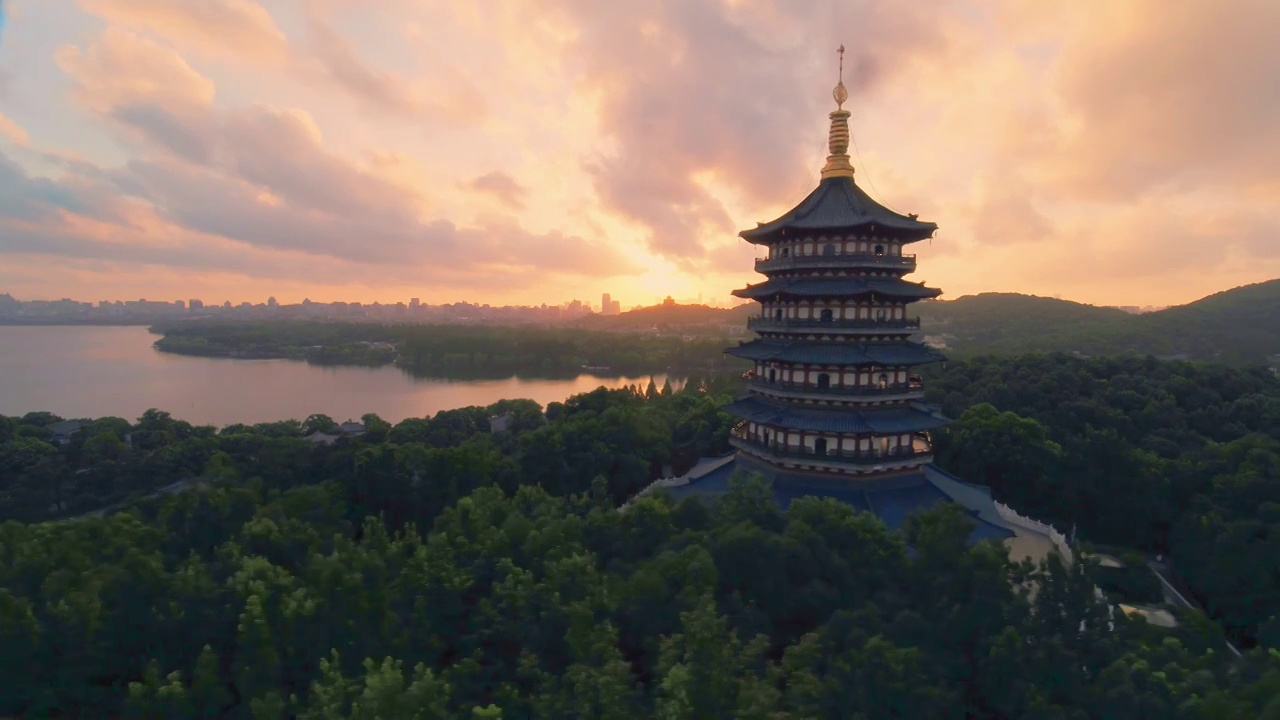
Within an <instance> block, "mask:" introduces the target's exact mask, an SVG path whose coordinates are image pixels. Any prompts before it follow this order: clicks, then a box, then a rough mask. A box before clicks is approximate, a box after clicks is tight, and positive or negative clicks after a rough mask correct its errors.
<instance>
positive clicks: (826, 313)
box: [819, 308, 832, 323]
mask: <svg viewBox="0 0 1280 720" xmlns="http://www.w3.org/2000/svg"><path fill="white" fill-rule="evenodd" d="M819 319H820V320H821V322H824V323H829V322H831V320H832V314H831V308H824V309H823V310H822V315H821V316H820V317H819Z"/></svg>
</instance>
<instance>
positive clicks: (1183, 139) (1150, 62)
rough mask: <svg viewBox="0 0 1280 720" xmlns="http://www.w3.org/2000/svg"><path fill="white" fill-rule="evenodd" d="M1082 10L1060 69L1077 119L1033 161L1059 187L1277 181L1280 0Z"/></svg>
mask: <svg viewBox="0 0 1280 720" xmlns="http://www.w3.org/2000/svg"><path fill="white" fill-rule="evenodd" d="M1075 15H1076V17H1075V18H1074V20H1073V22H1071V23H1070V24H1069V25H1067V32H1065V33H1064V35H1065V39H1064V41H1063V44H1062V48H1061V51H1060V52H1059V53H1058V54H1057V55H1056V57H1055V59H1054V61H1053V65H1052V68H1051V71H1050V73H1049V76H1048V79H1049V82H1050V85H1049V89H1050V91H1051V92H1053V93H1054V94H1055V95H1056V99H1057V100H1058V101H1059V102H1060V103H1061V110H1062V112H1063V113H1064V114H1065V115H1066V116H1067V117H1069V118H1070V120H1071V121H1070V123H1069V124H1068V123H1064V124H1063V125H1062V126H1060V127H1059V128H1058V131H1057V132H1056V133H1055V137H1054V140H1056V143H1055V144H1054V145H1053V146H1052V147H1050V148H1047V152H1045V153H1044V154H1043V155H1041V156H1040V157H1033V158H1028V160H1030V161H1031V162H1032V163H1035V164H1037V165H1038V166H1039V168H1040V169H1041V172H1040V178H1041V179H1043V180H1045V181H1047V182H1049V183H1051V184H1052V187H1053V189H1054V190H1056V191H1058V192H1070V193H1073V194H1076V195H1079V196H1083V197H1089V198H1091V199H1096V200H1108V199H1110V200H1121V199H1123V200H1132V199H1134V198H1135V197H1137V196H1139V195H1141V194H1143V193H1147V192H1152V191H1156V190H1158V189H1161V188H1175V189H1182V190H1188V189H1194V188H1196V187H1197V186H1200V185H1202V184H1204V183H1228V184H1237V183H1244V184H1258V183H1261V184H1267V185H1275V184H1277V180H1278V179H1280V178H1278V177H1277V171H1276V168H1278V167H1280V122H1277V120H1278V119H1280V85H1278V84H1277V83H1276V82H1275V73H1276V70H1277V68H1278V67H1280V44H1277V43H1275V42H1274V30H1273V28H1275V27H1277V26H1280V4H1277V3H1274V2H1268V1H1267V0H1249V1H1246V2H1241V3H1236V4H1233V5H1232V6H1231V8H1230V10H1229V11H1225V10H1224V9H1222V8H1220V7H1215V6H1212V5H1210V4H1204V3H1182V4H1177V5H1169V4H1167V3H1159V2H1156V1H1155V0H1141V1H1138V2H1129V3H1123V4H1118V5H1112V4H1093V3H1080V4H1078V6H1077V9H1076V11H1075Z"/></svg>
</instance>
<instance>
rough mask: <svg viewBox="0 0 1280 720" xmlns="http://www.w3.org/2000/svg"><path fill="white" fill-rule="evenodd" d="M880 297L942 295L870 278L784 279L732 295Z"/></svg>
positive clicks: (892, 280)
mask: <svg viewBox="0 0 1280 720" xmlns="http://www.w3.org/2000/svg"><path fill="white" fill-rule="evenodd" d="M869 293H877V294H880V295H887V296H890V297H897V298H907V299H911V300H920V299H923V298H935V297H938V296H939V295H941V294H942V291H941V290H938V289H937V288H930V287H925V286H924V284H923V283H913V282H909V281H907V280H903V279H902V278H889V277H870V276H863V275H851V276H849V277H781V278H770V279H769V280H766V281H764V282H762V283H756V284H755V285H748V286H746V287H745V288H742V289H741V290H734V291H733V294H734V295H736V296H738V297H740V298H753V299H759V298H767V297H772V296H774V295H792V296H795V297H844V296H856V295H866V294H869Z"/></svg>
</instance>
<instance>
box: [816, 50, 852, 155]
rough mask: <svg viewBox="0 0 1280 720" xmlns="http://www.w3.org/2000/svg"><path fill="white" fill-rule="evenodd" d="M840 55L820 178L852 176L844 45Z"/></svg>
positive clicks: (839, 52) (838, 51)
mask: <svg viewBox="0 0 1280 720" xmlns="http://www.w3.org/2000/svg"><path fill="white" fill-rule="evenodd" d="M836 53H837V54H838V55H839V56H840V75H839V80H838V81H837V82H836V87H835V90H832V91H831V97H832V98H834V99H835V101H836V109H835V110H833V111H832V112H831V114H830V115H829V116H828V117H830V118H831V132H829V133H828V134H827V151H828V152H829V153H830V154H829V155H827V164H826V165H824V166H823V167H822V178H823V179H824V180H825V179H827V178H834V177H847V178H851V177H853V163H852V162H850V161H849V111H848V110H845V109H844V103H845V101H846V100H848V99H849V91H848V90H846V89H845V87H844V45H841V46H840V49H839V50H837V51H836Z"/></svg>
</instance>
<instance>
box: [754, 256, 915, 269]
mask: <svg viewBox="0 0 1280 720" xmlns="http://www.w3.org/2000/svg"><path fill="white" fill-rule="evenodd" d="M840 266H849V267H867V266H871V267H880V268H892V269H895V270H907V271H911V270H915V269H916V256H915V255H877V254H875V253H835V254H834V255H788V256H786V257H772V258H771V257H762V258H756V272H770V271H773V270H792V269H797V268H809V267H840Z"/></svg>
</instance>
